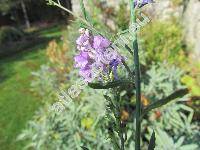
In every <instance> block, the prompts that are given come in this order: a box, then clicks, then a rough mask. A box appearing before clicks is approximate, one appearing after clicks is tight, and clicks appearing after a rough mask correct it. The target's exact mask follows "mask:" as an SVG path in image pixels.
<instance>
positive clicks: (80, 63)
mask: <svg viewBox="0 0 200 150" xmlns="http://www.w3.org/2000/svg"><path fill="white" fill-rule="evenodd" d="M74 60H75V63H76V64H75V67H77V68H78V67H85V66H86V65H87V64H88V63H89V61H90V60H89V55H88V53H86V52H81V53H80V55H77V56H75V57H74Z"/></svg>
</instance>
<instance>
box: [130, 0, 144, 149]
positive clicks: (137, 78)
mask: <svg viewBox="0 0 200 150" xmlns="http://www.w3.org/2000/svg"><path fill="white" fill-rule="evenodd" d="M130 5H131V9H130V10H131V23H132V25H134V24H135V23H136V16H135V15H136V13H135V8H134V0H130ZM133 36H134V37H135V38H134V39H135V40H134V41H133V49H134V64H135V87H136V132H135V150H140V137H141V120H140V116H141V87H140V64H139V55H138V42H137V34H136V32H134V33H133Z"/></svg>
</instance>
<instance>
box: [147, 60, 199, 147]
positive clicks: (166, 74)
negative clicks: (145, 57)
mask: <svg viewBox="0 0 200 150" xmlns="http://www.w3.org/2000/svg"><path fill="white" fill-rule="evenodd" d="M182 74H183V72H182V71H181V70H180V69H178V68H176V67H174V66H168V65H167V64H166V63H164V64H157V65H153V66H152V67H151V68H150V70H148V71H147V74H146V76H145V79H144V82H143V93H144V95H145V97H146V98H147V99H148V100H149V101H150V102H154V101H156V100H159V99H161V98H164V97H166V96H167V95H169V94H170V93H173V91H175V90H178V89H180V88H183V86H182V85H181V83H180V78H181V75H182ZM188 99H189V96H188V95H186V96H185V97H183V98H180V99H177V100H175V101H172V102H170V103H168V104H167V105H165V106H162V107H160V108H158V109H156V111H157V112H158V113H159V114H160V115H161V116H156V115H157V114H156V112H155V111H152V112H150V113H149V114H148V120H150V122H149V121H147V124H148V126H149V127H150V128H152V129H153V128H157V130H159V132H157V135H158V137H159V138H164V137H162V135H165V137H166V136H169V138H168V140H169V144H171V145H169V147H171V148H172V149H173V147H175V146H176V144H175V142H174V141H178V139H179V138H181V139H183V138H184V139H185V140H184V142H179V145H180V148H179V149H180V150H182V148H181V147H182V145H184V144H187V143H191V144H192V143H194V144H198V145H199V143H200V142H198V141H196V138H198V137H199V134H198V130H199V128H198V126H197V125H196V124H195V123H192V118H193V114H194V112H193V109H192V108H190V107H188V106H187V105H185V104H184V102H185V101H187V100H188ZM165 131H168V135H166V133H165ZM169 131H170V132H169ZM160 136H161V137H160ZM170 136H171V137H170ZM181 139H180V140H181ZM162 140H163V141H165V138H164V139H162ZM160 142H161V140H157V142H156V143H157V145H159V146H162V143H160ZM169 147H168V149H169ZM185 147H186V146H185ZM199 148H200V147H199ZM191 150H192V149H191Z"/></svg>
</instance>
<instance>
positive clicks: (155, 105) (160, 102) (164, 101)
mask: <svg viewBox="0 0 200 150" xmlns="http://www.w3.org/2000/svg"><path fill="white" fill-rule="evenodd" d="M188 92H189V91H188V89H180V90H178V91H175V92H174V93H172V94H171V95H169V96H168V97H166V98H164V99H161V100H158V101H156V102H154V103H152V104H150V105H149V106H147V107H146V108H145V109H144V110H143V113H142V116H144V115H145V114H146V113H148V112H149V111H151V110H153V109H155V108H158V107H161V106H163V105H166V104H167V103H169V102H171V101H172V100H174V99H176V98H181V97H183V96H184V95H186V94H188Z"/></svg>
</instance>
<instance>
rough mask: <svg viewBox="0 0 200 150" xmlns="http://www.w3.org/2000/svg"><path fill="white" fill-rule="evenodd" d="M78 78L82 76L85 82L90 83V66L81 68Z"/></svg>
mask: <svg viewBox="0 0 200 150" xmlns="http://www.w3.org/2000/svg"><path fill="white" fill-rule="evenodd" d="M79 74H80V76H82V77H83V78H84V79H85V81H87V82H91V81H92V68H91V67H90V66H86V67H84V68H81V69H80V71H79Z"/></svg>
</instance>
